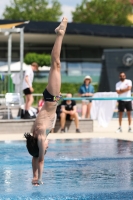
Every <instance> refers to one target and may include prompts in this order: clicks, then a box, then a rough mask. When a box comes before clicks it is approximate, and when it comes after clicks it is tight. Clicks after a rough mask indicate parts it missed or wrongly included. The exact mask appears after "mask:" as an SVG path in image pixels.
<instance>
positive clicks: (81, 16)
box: [72, 0, 132, 26]
mask: <svg viewBox="0 0 133 200" xmlns="http://www.w3.org/2000/svg"><path fill="white" fill-rule="evenodd" d="M131 13H132V6H131V3H130V1H129V0H91V1H89V0H82V3H81V5H77V6H76V9H75V11H74V12H72V16H73V22H82V23H83V22H84V23H90V24H105V25H108V24H110V25H123V26H129V25H131V22H130V21H129V20H128V18H127V16H128V15H130V14H131Z"/></svg>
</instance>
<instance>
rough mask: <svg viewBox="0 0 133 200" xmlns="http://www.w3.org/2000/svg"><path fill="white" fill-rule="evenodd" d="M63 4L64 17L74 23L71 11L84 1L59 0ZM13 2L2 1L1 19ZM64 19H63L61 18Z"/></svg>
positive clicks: (0, 4) (9, 0) (0, 0)
mask: <svg viewBox="0 0 133 200" xmlns="http://www.w3.org/2000/svg"><path fill="white" fill-rule="evenodd" d="M58 1H59V2H60V3H61V4H62V11H63V15H65V16H66V17H67V18H68V21H69V22H71V21H72V16H71V11H73V10H74V8H75V7H76V5H77V4H80V3H81V2H82V0H58ZM10 2H11V0H0V18H2V13H3V12H4V9H5V6H6V5H10ZM61 18H62V17H61Z"/></svg>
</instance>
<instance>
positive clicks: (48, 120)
mask: <svg viewBox="0 0 133 200" xmlns="http://www.w3.org/2000/svg"><path fill="white" fill-rule="evenodd" d="M56 108H57V102H49V101H45V104H44V106H43V107H42V109H41V111H40V112H39V114H38V116H37V118H36V120H35V123H34V127H33V136H34V137H36V138H37V137H38V135H40V134H46V130H49V131H50V130H51V129H52V126H53V123H54V118H55V112H56Z"/></svg>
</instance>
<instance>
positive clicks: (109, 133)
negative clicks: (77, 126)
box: [0, 119, 133, 141]
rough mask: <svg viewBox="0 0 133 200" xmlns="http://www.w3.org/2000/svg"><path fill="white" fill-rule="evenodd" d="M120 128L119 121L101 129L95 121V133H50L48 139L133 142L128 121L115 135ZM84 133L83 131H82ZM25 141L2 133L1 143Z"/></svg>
mask: <svg viewBox="0 0 133 200" xmlns="http://www.w3.org/2000/svg"><path fill="white" fill-rule="evenodd" d="M117 128H118V119H113V120H112V121H111V122H110V123H109V125H108V127H106V128H103V127H100V126H99V124H98V122H97V121H94V131H93V132H92V133H50V134H49V135H48V139H50V140H51V139H53V140H54V139H89V138H114V139H120V140H129V141H133V133H128V121H127V119H123V122H122V130H123V132H122V133H115V131H116V129H117ZM81 131H82V130H81ZM17 140H25V138H24V136H23V134H20V133H17V134H4V133H0V141H17Z"/></svg>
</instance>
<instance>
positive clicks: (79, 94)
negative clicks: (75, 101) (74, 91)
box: [78, 87, 85, 97]
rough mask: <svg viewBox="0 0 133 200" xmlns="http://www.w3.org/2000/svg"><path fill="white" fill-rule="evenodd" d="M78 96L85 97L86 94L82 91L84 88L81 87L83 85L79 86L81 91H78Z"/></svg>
mask: <svg viewBox="0 0 133 200" xmlns="http://www.w3.org/2000/svg"><path fill="white" fill-rule="evenodd" d="M78 96H80V97H83V96H85V94H84V93H83V92H82V89H81V87H80V88H79V91H78Z"/></svg>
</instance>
